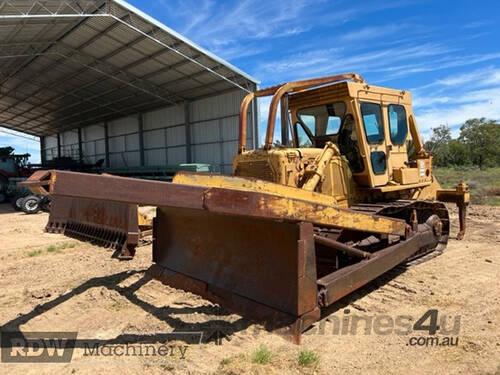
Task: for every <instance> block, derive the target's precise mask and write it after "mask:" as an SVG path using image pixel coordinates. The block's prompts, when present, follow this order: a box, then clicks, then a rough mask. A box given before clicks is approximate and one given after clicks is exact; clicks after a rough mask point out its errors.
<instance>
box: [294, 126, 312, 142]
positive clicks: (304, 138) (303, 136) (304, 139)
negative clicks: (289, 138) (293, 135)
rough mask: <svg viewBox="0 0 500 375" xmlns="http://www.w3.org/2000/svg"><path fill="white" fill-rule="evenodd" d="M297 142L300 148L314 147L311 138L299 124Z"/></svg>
mask: <svg viewBox="0 0 500 375" xmlns="http://www.w3.org/2000/svg"><path fill="white" fill-rule="evenodd" d="M297 141H298V142H297V143H298V147H312V142H311V138H309V136H308V135H307V133H306V132H305V131H304V128H303V127H302V125H301V124H297Z"/></svg>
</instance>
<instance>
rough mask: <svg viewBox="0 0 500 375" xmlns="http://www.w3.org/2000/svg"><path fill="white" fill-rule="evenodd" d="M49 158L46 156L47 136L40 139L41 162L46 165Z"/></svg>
mask: <svg viewBox="0 0 500 375" xmlns="http://www.w3.org/2000/svg"><path fill="white" fill-rule="evenodd" d="M46 159H47V156H46V155H45V136H41V137H40V161H41V162H42V164H45V161H46Z"/></svg>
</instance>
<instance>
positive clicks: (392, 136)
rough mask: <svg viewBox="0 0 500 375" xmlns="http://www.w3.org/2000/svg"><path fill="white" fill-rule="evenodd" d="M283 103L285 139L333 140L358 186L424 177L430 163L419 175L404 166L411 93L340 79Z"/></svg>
mask: <svg viewBox="0 0 500 375" xmlns="http://www.w3.org/2000/svg"><path fill="white" fill-rule="evenodd" d="M283 102H284V103H288V108H287V109H288V111H289V114H290V116H289V118H288V123H286V124H282V133H283V134H284V137H283V136H282V138H283V142H286V143H284V144H286V145H289V146H292V147H297V148H323V147H324V146H325V144H326V142H328V141H330V142H333V143H334V144H336V145H337V147H338V149H339V151H340V153H341V155H343V156H344V157H345V158H346V159H347V160H348V162H349V167H350V169H351V171H352V173H353V177H354V179H355V180H356V182H357V183H358V184H359V185H362V186H368V187H377V186H385V185H387V184H390V183H392V184H405V183H418V182H419V181H422V178H424V179H425V177H428V175H429V172H427V170H428V167H429V165H430V162H429V163H425V165H424V166H423V167H422V169H423V170H424V172H423V175H421V172H420V171H417V170H416V169H417V168H414V170H411V169H410V168H408V167H409V165H410V164H411V163H410V162H409V161H408V155H407V141H408V140H409V139H410V134H409V133H410V132H409V125H413V126H414V127H415V128H416V124H414V121H415V120H414V117H413V111H412V108H411V97H410V93H408V92H406V91H399V90H394V89H388V88H383V87H376V86H368V85H366V84H364V83H356V82H339V83H335V84H333V85H329V86H324V87H320V88H316V89H311V90H306V91H300V92H297V93H290V94H289V95H288V97H287V100H285V101H283ZM283 112H284V111H283V109H282V113H283ZM285 128H286V129H287V130H286V131H284V129H285ZM411 133H412V134H411V135H412V136H413V134H414V133H415V134H418V133H417V132H411ZM289 135H291V141H289V140H288V137H289ZM415 167H416V165H415ZM402 175H404V176H402Z"/></svg>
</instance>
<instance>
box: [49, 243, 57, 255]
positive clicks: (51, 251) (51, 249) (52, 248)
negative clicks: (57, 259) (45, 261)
mask: <svg viewBox="0 0 500 375" xmlns="http://www.w3.org/2000/svg"><path fill="white" fill-rule="evenodd" d="M56 250H57V248H56V247H55V246H54V245H50V246H49V247H47V252H48V253H53V252H54V251H56Z"/></svg>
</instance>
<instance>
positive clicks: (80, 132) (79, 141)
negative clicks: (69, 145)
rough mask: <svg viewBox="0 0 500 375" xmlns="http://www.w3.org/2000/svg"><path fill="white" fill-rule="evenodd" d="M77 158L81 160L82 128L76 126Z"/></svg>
mask: <svg viewBox="0 0 500 375" xmlns="http://www.w3.org/2000/svg"><path fill="white" fill-rule="evenodd" d="M78 158H79V159H80V162H82V161H83V147H82V128H78Z"/></svg>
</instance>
